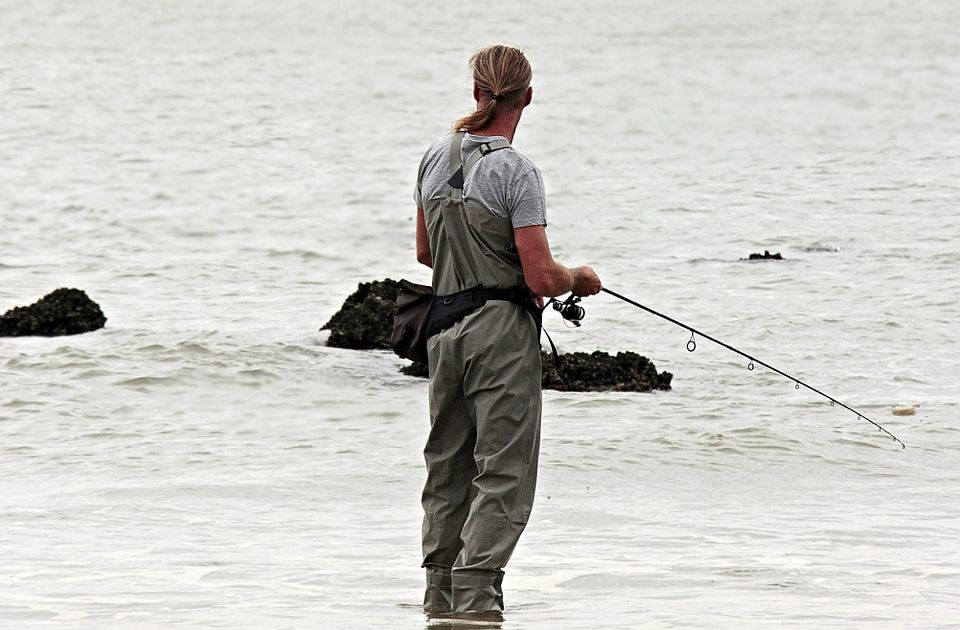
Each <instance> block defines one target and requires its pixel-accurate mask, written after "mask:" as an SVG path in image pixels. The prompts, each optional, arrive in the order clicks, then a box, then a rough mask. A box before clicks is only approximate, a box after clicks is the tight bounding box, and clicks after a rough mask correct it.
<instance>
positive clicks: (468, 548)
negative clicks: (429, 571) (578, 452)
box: [452, 305, 541, 612]
mask: <svg viewBox="0 0 960 630" xmlns="http://www.w3.org/2000/svg"><path fill="white" fill-rule="evenodd" d="M504 307H505V308H506V309H514V311H513V315H514V316H516V317H518V318H524V319H523V320H522V321H519V322H516V321H509V319H510V317H509V313H510V312H509V311H507V313H503V315H505V316H506V317H503V316H502V317H498V318H491V319H490V320H487V321H486V322H483V324H484V325H482V326H479V324H481V322H476V323H477V324H478V328H480V330H471V331H470V332H471V335H472V336H473V339H476V340H478V341H479V343H477V344H476V346H475V347H472V348H471V346H474V344H472V343H466V344H465V353H466V355H467V358H466V360H465V361H464V365H465V366H466V368H465V373H464V379H463V389H464V392H465V393H466V397H467V403H468V406H469V409H470V412H471V415H473V417H474V419H475V421H476V427H477V444H476V447H475V449H474V459H475V460H476V463H477V469H478V474H477V476H476V477H475V478H474V480H473V485H474V488H475V490H476V496H475V498H474V499H473V501H472V503H471V505H470V512H469V514H468V516H467V520H466V522H465V523H464V525H463V531H462V534H461V540H462V542H463V548H462V549H461V550H460V555H459V556H458V557H457V560H456V562H455V563H454V566H453V572H452V584H453V608H452V610H453V611H454V612H467V611H502V610H503V591H502V588H501V583H502V581H503V570H502V569H503V567H504V566H505V565H506V564H507V561H508V560H509V559H510V556H511V555H512V554H513V550H514V548H515V547H516V545H517V541H518V540H519V538H520V534H521V533H522V532H523V530H524V528H525V527H526V524H527V520H528V518H529V517H530V510H531V508H532V506H533V496H534V490H535V488H536V481H537V462H538V459H539V452H540V411H541V397H540V352H539V349H538V348H537V345H536V331H535V326H534V324H533V322H532V321H531V320H530V319H529V316H528V315H527V314H526V313H523V312H522V311H520V310H519V308H517V307H516V306H514V305H504ZM504 320H507V321H504ZM487 335H496V336H497V337H499V339H498V343H496V344H493V345H490V344H489V342H487V341H486V340H485V338H487V339H488V338H489V337H487ZM468 341H469V336H468Z"/></svg>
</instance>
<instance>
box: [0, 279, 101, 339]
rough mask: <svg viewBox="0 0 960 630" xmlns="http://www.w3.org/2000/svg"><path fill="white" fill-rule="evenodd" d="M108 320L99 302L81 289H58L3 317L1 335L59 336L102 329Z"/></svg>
mask: <svg viewBox="0 0 960 630" xmlns="http://www.w3.org/2000/svg"><path fill="white" fill-rule="evenodd" d="M106 323H107V318H106V317H104V315H103V311H101V310H100V307H99V306H98V305H97V303H96V302H94V301H93V300H91V299H90V298H89V297H87V294H86V293H84V292H83V291H81V290H80V289H57V290H56V291H53V292H52V293H49V294H47V295H45V296H43V297H42V298H40V299H39V300H38V301H37V302H35V303H34V304H31V305H30V306H18V307H16V308H12V309H10V310H9V311H7V312H6V313H4V314H3V316H2V317H0V337H23V336H40V337H57V336H60V335H78V334H80V333H85V332H90V331H92V330H99V329H100V328H103V325H104V324H106Z"/></svg>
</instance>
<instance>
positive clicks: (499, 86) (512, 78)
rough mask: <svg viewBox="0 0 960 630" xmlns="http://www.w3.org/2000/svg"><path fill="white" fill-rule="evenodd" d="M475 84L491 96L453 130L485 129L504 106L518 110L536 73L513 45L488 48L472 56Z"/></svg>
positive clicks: (462, 119) (456, 124)
mask: <svg viewBox="0 0 960 630" xmlns="http://www.w3.org/2000/svg"><path fill="white" fill-rule="evenodd" d="M470 69H471V70H472V71H473V82H474V84H475V85H476V86H477V87H478V88H480V91H481V92H486V93H487V94H489V97H488V99H487V101H486V102H485V103H484V105H483V107H479V106H478V107H477V110H476V111H475V112H473V113H471V114H468V115H466V116H464V117H463V118H461V119H460V120H458V121H457V122H455V123H453V130H454V131H474V130H476V129H481V128H482V127H484V126H486V125H487V123H489V122H490V121H491V120H492V119H493V116H494V114H496V111H497V103H501V106H502V107H510V108H513V107H518V106H519V105H520V104H521V103H522V102H523V97H524V96H525V95H526V92H527V88H528V87H530V80H531V79H532V78H533V70H532V69H531V68H530V62H528V61H527V58H526V57H525V56H524V54H523V51H522V50H520V49H519V48H513V47H512V46H501V45H496V46H487V47H486V48H481V49H480V50H478V51H477V52H475V53H473V56H472V57H470Z"/></svg>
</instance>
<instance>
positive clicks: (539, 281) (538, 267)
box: [513, 225, 601, 297]
mask: <svg viewBox="0 0 960 630" xmlns="http://www.w3.org/2000/svg"><path fill="white" fill-rule="evenodd" d="M513 236H514V240H515V241H516V244H517V252H518V253H519V254H520V264H521V265H523V276H524V278H525V279H526V281H527V286H528V287H530V290H531V291H533V292H534V293H536V294H537V295H542V296H544V297H556V296H558V295H563V294H564V293H567V292H568V291H572V292H573V293H574V294H575V295H581V296H584V295H594V294H595V293H598V292H599V291H600V286H601V285H600V278H598V277H597V274H596V273H595V272H594V271H593V269H591V268H590V267H574V268H572V269H568V268H567V267H564V266H563V265H561V264H560V263H559V262H557V261H556V260H554V258H553V254H552V253H551V252H550V243H549V241H547V231H546V229H545V228H544V226H542V225H530V226H527V227H521V228H515V229H514V230H513Z"/></svg>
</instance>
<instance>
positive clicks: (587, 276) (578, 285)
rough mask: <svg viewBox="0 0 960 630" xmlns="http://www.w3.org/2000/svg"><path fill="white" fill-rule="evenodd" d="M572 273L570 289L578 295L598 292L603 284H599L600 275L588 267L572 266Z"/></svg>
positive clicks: (582, 295) (583, 295)
mask: <svg viewBox="0 0 960 630" xmlns="http://www.w3.org/2000/svg"><path fill="white" fill-rule="evenodd" d="M570 271H571V272H572V273H573V288H572V289H571V291H572V292H573V294H574V295H576V296H578V297H585V296H588V295H596V294H597V293H600V289H601V287H602V286H603V285H601V284H600V277H599V276H598V275H597V272H595V271H594V270H593V269H591V268H590V267H586V266H584V267H574V268H573V269H571V270H570Z"/></svg>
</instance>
